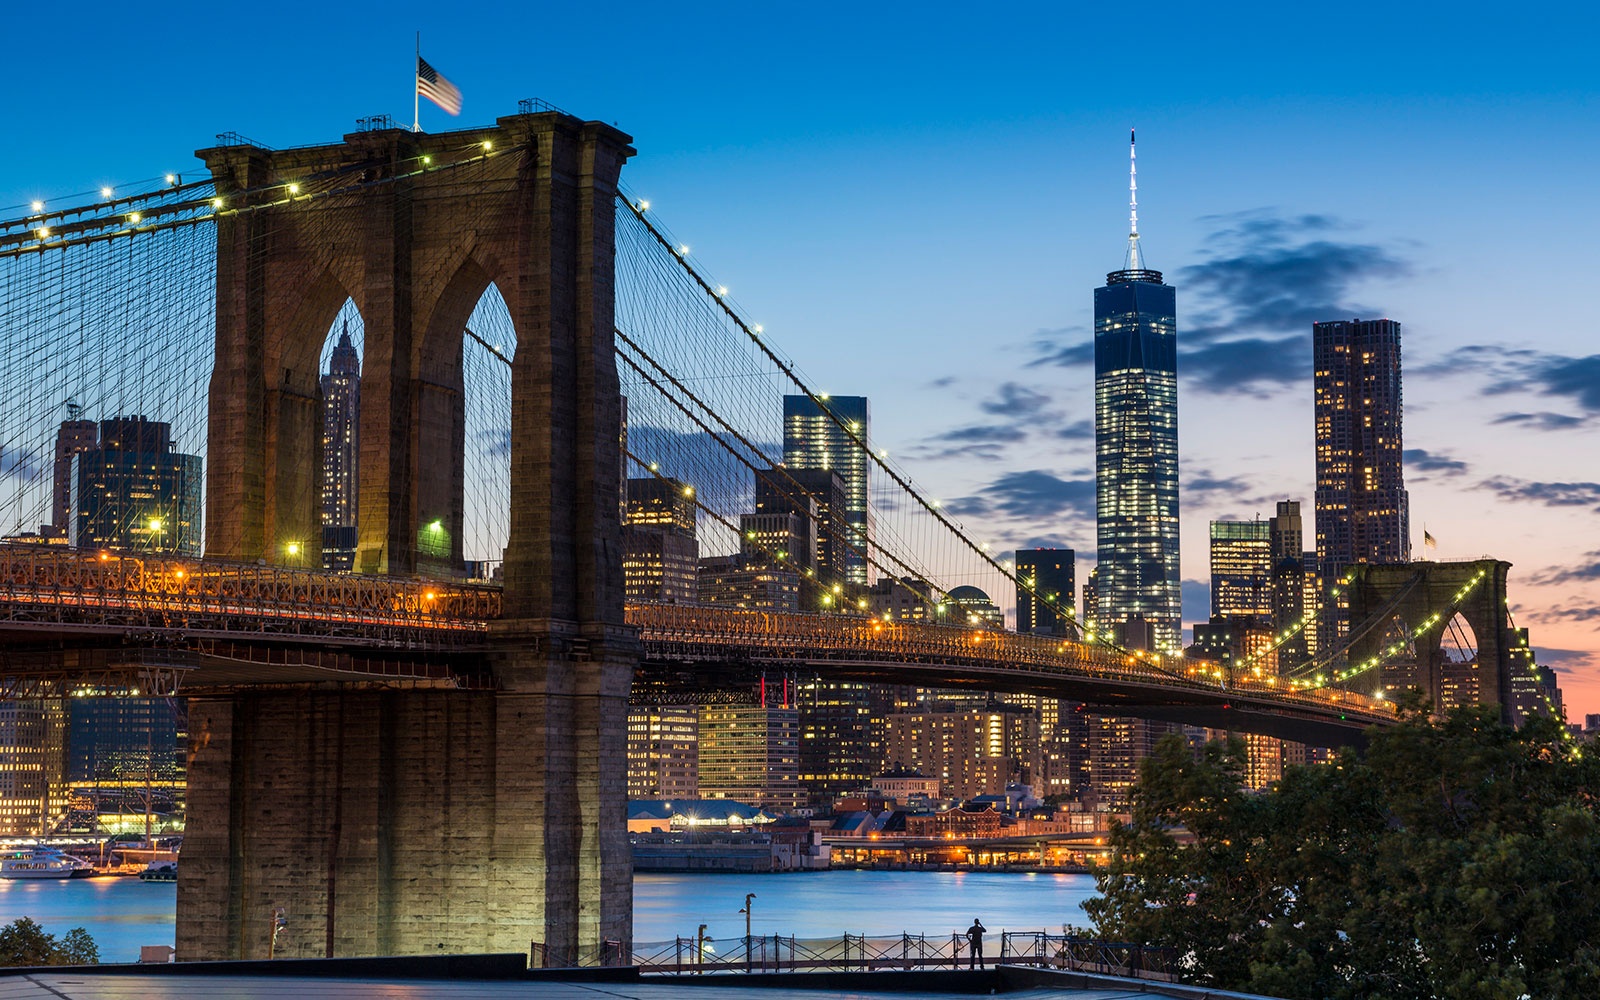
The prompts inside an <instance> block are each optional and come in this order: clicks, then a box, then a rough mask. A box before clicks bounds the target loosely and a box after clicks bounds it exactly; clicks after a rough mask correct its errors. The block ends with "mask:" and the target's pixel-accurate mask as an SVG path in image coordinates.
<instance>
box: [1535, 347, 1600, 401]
mask: <svg viewBox="0 0 1600 1000" xmlns="http://www.w3.org/2000/svg"><path fill="white" fill-rule="evenodd" d="M1532 376H1533V377H1534V378H1536V379H1538V380H1539V381H1540V382H1541V383H1543V388H1544V390H1545V391H1546V392H1551V393H1554V394H1556V395H1557V396H1568V397H1570V398H1571V399H1572V401H1573V402H1575V403H1577V404H1578V405H1579V406H1581V407H1583V408H1584V409H1585V410H1588V411H1589V412H1590V413H1600V354H1591V355H1589V356H1588V357H1584V358H1569V357H1565V356H1562V355H1559V354H1550V355H1546V356H1545V357H1543V358H1542V359H1540V360H1539V361H1538V362H1535V364H1534V365H1533V372H1532Z"/></svg>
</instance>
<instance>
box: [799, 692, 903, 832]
mask: <svg viewBox="0 0 1600 1000" xmlns="http://www.w3.org/2000/svg"><path fill="white" fill-rule="evenodd" d="M891 702H892V695H891V693H890V691H889V689H888V688H886V687H885V686H884V685H881V684H862V683H858V682H854V681H835V680H824V679H821V678H813V679H810V680H802V681H799V682H797V683H796V684H795V705H796V707H797V708H799V710H800V783H801V784H802V785H804V786H805V787H806V790H807V791H808V792H809V793H810V795H811V801H812V802H813V803H815V804H817V805H831V804H832V803H833V802H834V801H835V800H837V799H838V798H840V797H841V796H843V795H846V794H848V793H850V792H859V791H862V790H864V789H866V788H869V787H871V784H872V778H873V776H874V775H876V774H878V773H879V772H881V771H882V770H883V768H884V763H885V759H886V752H887V751H886V733H885V732H884V726H885V719H886V718H887V716H888V715H889V714H890V710H891V709H892V707H893V705H892V704H891Z"/></svg>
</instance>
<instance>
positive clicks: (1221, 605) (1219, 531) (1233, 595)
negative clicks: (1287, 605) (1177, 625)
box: [1211, 521, 1272, 622]
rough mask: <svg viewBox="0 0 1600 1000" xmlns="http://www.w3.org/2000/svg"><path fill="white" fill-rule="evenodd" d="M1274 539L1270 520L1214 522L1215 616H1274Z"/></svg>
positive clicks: (1212, 582) (1212, 530) (1212, 539)
mask: <svg viewBox="0 0 1600 1000" xmlns="http://www.w3.org/2000/svg"><path fill="white" fill-rule="evenodd" d="M1271 583H1272V537H1271V525H1270V523H1269V522H1266V521H1212V522H1211V615H1212V617H1213V618H1215V617H1224V618H1243V619H1251V620H1256V619H1259V620H1261V621H1263V622H1264V621H1266V620H1268V619H1270V618H1271V617H1272V595H1271V589H1272V588H1271Z"/></svg>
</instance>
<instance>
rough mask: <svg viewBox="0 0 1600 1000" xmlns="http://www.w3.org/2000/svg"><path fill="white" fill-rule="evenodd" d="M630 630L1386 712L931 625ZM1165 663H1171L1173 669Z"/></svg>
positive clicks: (1380, 706)
mask: <svg viewBox="0 0 1600 1000" xmlns="http://www.w3.org/2000/svg"><path fill="white" fill-rule="evenodd" d="M627 613H628V623H629V624H630V625H634V626H635V627H637V628H638V629H639V630H640V639H641V640H642V641H643V643H644V645H645V647H646V649H647V650H649V649H652V648H654V649H655V650H656V651H658V652H660V653H663V654H666V655H674V656H682V655H685V654H690V655H693V654H695V653H701V654H704V655H707V656H712V655H715V654H716V653H718V652H726V651H727V650H729V649H737V650H739V651H741V652H742V653H744V654H745V655H751V656H756V657H759V658H763V659H771V660H779V661H781V660H786V659H791V660H797V661H798V660H808V661H814V660H817V659H851V660H860V659H862V658H864V657H871V656H878V657H884V658H890V659H895V660H898V661H900V662H914V663H915V662H926V663H948V664H964V665H969V666H972V667H974V668H977V669H980V670H981V669H984V668H990V669H994V668H997V667H1003V668H1004V669H1006V670H1008V671H1019V670H1020V671H1032V672H1038V673H1042V674H1060V673H1064V672H1071V673H1076V674H1084V673H1088V674H1093V675H1095V676H1102V677H1108V678H1121V679H1127V680H1134V681H1140V682H1147V683H1160V684H1161V685H1163V686H1164V687H1169V688H1170V687H1186V688H1191V689H1194V690H1204V691H1210V692H1215V691H1239V692H1241V693H1245V694H1249V695H1252V696H1255V697H1262V698H1269V699H1272V700H1276V701H1283V702H1288V703H1298V704H1304V705H1308V706H1316V707H1317V708H1319V709H1325V708H1327V707H1328V706H1330V705H1338V706H1341V707H1344V708H1346V709H1348V710H1349V711H1355V712H1361V713H1370V714H1373V715H1377V716H1385V715H1387V714H1389V709H1388V708H1387V707H1386V705H1385V703H1383V702H1381V701H1377V700H1375V699H1372V698H1368V697H1366V696H1364V695H1359V694H1355V693H1353V692H1347V691H1339V690H1331V689H1305V688H1301V689H1294V688H1291V687H1289V686H1288V685H1287V684H1284V683H1279V682H1278V681H1277V679H1276V678H1253V677H1251V678H1239V679H1234V680H1231V681H1218V680H1216V679H1214V678H1212V677H1209V676H1206V675H1204V674H1201V673H1198V672H1196V673H1191V672H1189V670H1188V669H1187V668H1186V667H1182V666H1178V665H1177V664H1181V662H1182V661H1176V663H1174V661H1170V660H1169V661H1165V662H1162V661H1156V660H1152V659H1150V658H1146V657H1142V656H1140V655H1137V654H1133V653H1127V652H1120V651H1117V650H1113V649H1109V648H1106V647H1100V646H1091V645H1087V644H1084V643H1078V642H1071V641H1067V640H1064V639H1060V638H1053V637H1050V636H1039V635H1025V634H1019V633H1014V632H1000V631H994V630H989V629H974V628H968V627H957V626H954V625H940V624H933V623H924V622H911V621H889V622H885V621H882V620H878V619H872V618H856V617H848V616H840V615H816V614H800V613H797V612H780V611H755V610H747V609H741V608H712V607H703V606H695V605H679V604H630V605H628V612H627ZM1167 664H1172V665H1171V666H1168V665H1167Z"/></svg>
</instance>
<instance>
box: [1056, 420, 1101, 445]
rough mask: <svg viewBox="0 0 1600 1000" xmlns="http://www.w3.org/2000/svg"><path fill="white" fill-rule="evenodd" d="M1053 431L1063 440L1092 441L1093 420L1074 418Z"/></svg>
mask: <svg viewBox="0 0 1600 1000" xmlns="http://www.w3.org/2000/svg"><path fill="white" fill-rule="evenodd" d="M1054 433H1055V436H1056V437H1058V438H1061V439H1062V440H1064V441H1093V440H1094V421H1093V420H1076V421H1073V422H1072V423H1070V424H1067V425H1066V426H1065V427H1058V428H1056V430H1055V432H1054Z"/></svg>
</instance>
